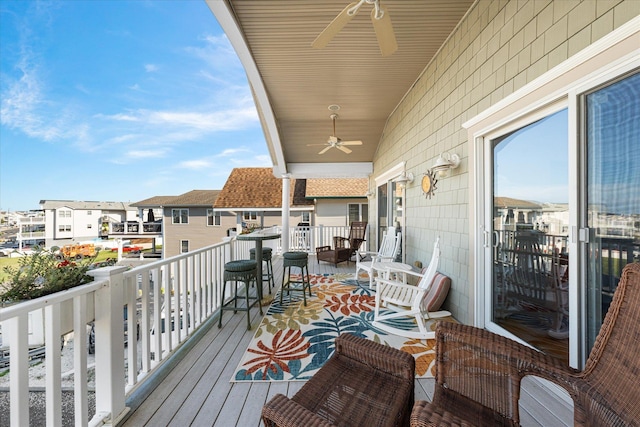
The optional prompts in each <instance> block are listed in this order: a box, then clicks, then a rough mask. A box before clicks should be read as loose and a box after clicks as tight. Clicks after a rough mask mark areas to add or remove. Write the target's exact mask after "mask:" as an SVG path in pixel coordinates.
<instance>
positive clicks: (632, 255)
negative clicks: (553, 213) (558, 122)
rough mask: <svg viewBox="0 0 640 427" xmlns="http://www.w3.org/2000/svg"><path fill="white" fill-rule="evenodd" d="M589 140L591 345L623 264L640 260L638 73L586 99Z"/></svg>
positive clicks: (587, 235)
mask: <svg viewBox="0 0 640 427" xmlns="http://www.w3.org/2000/svg"><path fill="white" fill-rule="evenodd" d="M582 102H583V105H584V111H585V114H584V117H583V121H584V128H585V140H586V159H585V160H586V171H587V173H586V177H585V182H586V189H585V192H584V194H585V196H586V197H585V200H584V205H585V207H586V209H585V210H584V212H585V215H583V221H584V224H585V225H586V227H584V228H583V230H584V233H583V234H584V240H585V241H586V245H587V250H586V256H587V257H588V260H587V266H588V267H587V268H586V284H587V285H586V289H585V292H586V303H587V316H586V341H587V349H590V348H591V347H592V346H593V342H594V340H595V337H596V335H597V334H598V331H599V330H600V326H601V325H602V320H603V319H604V316H605V314H606V313H607V309H608V308H609V303H610V302H611V298H612V296H613V292H614V291H615V289H616V287H617V285H618V282H619V281H620V274H621V272H622V268H623V267H624V266H625V265H626V264H628V263H630V262H633V261H634V260H636V261H637V260H639V258H640V246H639V243H640V73H638V72H636V73H635V74H632V75H630V76H625V77H623V78H621V79H619V80H617V81H615V82H612V83H608V84H606V85H604V86H602V87H599V88H597V89H596V90H594V91H592V92H591V93H588V94H586V95H584V96H583V97H582Z"/></svg>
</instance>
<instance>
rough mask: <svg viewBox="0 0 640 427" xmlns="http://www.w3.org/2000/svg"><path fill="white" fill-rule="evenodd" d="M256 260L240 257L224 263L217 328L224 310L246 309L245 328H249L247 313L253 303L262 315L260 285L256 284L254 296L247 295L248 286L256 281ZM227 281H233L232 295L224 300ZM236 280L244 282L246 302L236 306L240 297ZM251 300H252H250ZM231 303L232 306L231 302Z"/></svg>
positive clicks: (249, 319) (249, 320)
mask: <svg viewBox="0 0 640 427" xmlns="http://www.w3.org/2000/svg"><path fill="white" fill-rule="evenodd" d="M257 265H258V264H257V262H256V260H249V259H242V260H236V261H229V262H227V263H226V264H225V265H224V284H223V285H222V299H223V302H222V304H221V306H220V318H219V319H218V328H221V327H222V314H223V313H224V311H225V310H233V312H234V313H237V312H238V311H246V312H247V329H251V316H250V314H249V310H250V309H251V307H253V306H254V305H255V304H258V306H259V307H260V314H261V315H262V303H261V300H262V286H261V284H260V285H259V286H256V296H255V297H254V296H250V295H249V288H250V287H251V283H252V282H257V278H256V275H257ZM227 282H234V283H235V289H234V291H233V296H232V297H231V298H230V299H229V300H228V301H226V302H225V301H224V297H225V294H226V291H227ZM238 282H243V283H244V290H245V295H244V299H245V302H246V306H245V307H238V300H239V299H242V296H240V295H238ZM251 300H253V302H251ZM232 303H233V306H231V304H232Z"/></svg>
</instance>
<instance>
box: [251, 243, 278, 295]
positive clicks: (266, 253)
mask: <svg viewBox="0 0 640 427" xmlns="http://www.w3.org/2000/svg"><path fill="white" fill-rule="evenodd" d="M271 253H272V249H271V248H262V261H263V262H264V263H265V267H266V268H265V269H263V270H262V280H263V281H264V280H266V281H267V283H268V284H269V293H271V287H272V286H273V287H274V288H275V287H276V283H275V281H274V280H273V264H272V263H271ZM249 258H250V259H256V248H251V249H249Z"/></svg>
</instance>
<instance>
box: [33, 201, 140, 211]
mask: <svg viewBox="0 0 640 427" xmlns="http://www.w3.org/2000/svg"><path fill="white" fill-rule="evenodd" d="M40 206H41V207H42V209H59V208H64V207H67V208H70V209H85V210H102V211H126V210H131V206H132V205H130V204H129V203H124V202H98V201H81V200H40Z"/></svg>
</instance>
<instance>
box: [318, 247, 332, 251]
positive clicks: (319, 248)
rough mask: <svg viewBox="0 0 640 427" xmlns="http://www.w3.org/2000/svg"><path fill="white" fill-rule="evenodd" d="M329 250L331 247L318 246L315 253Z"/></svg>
mask: <svg viewBox="0 0 640 427" xmlns="http://www.w3.org/2000/svg"><path fill="white" fill-rule="evenodd" d="M330 250H331V246H318V247H317V248H316V252H326V251H330Z"/></svg>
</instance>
